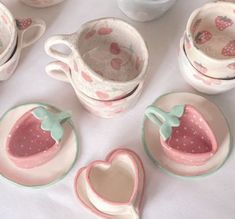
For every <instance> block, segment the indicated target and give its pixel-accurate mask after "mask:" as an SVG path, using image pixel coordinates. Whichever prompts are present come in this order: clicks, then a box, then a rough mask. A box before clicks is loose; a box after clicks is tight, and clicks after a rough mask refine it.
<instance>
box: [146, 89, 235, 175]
mask: <svg viewBox="0 0 235 219" xmlns="http://www.w3.org/2000/svg"><path fill="white" fill-rule="evenodd" d="M156 124H157V125H156ZM231 143H232V141H231V133H230V129H229V126H228V123H227V120H226V119H225V117H224V115H223V113H222V112H221V111H220V109H219V108H218V107H217V106H216V105H215V104H214V103H212V102H210V101H209V100H207V99H206V98H204V97H202V96H199V95H196V94H192V93H186V92H176V93H168V94H165V95H163V96H160V97H159V98H158V99H157V100H156V101H155V102H154V103H153V104H152V105H151V106H150V107H148V108H147V109H146V114H145V119H144V124H143V144H144V149H145V152H146V154H147V155H148V157H149V158H150V159H151V160H152V161H153V162H154V164H156V165H157V166H159V167H160V168H161V169H162V170H165V171H166V172H167V173H170V174H174V175H177V176H182V177H199V176H204V175H209V174H211V173H213V172H215V171H216V170H218V169H219V168H220V167H222V165H223V164H224V163H225V161H226V160H227V158H228V157H229V154H230V152H231Z"/></svg>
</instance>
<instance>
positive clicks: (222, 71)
mask: <svg viewBox="0 0 235 219" xmlns="http://www.w3.org/2000/svg"><path fill="white" fill-rule="evenodd" d="M234 11H235V4H233V3H229V2H213V3H208V4H206V5H204V6H203V7H201V8H199V9H197V10H195V11H194V12H193V13H192V15H191V17H190V18H189V20H188V23H187V27H186V32H185V35H184V37H183V39H182V41H181V45H180V57H179V63H180V67H181V71H182V74H183V76H184V78H185V79H186V81H187V82H188V83H189V84H191V85H192V86H193V87H194V88H195V89H197V90H199V91H201V92H204V93H207V94H216V93H222V92H225V91H228V90H230V89H232V88H234V87H235V13H234Z"/></svg>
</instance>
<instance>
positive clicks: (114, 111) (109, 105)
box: [46, 61, 144, 118]
mask: <svg viewBox="0 0 235 219" xmlns="http://www.w3.org/2000/svg"><path fill="white" fill-rule="evenodd" d="M46 72H47V74H48V75H49V76H51V77H55V75H56V74H58V75H59V76H60V80H61V81H64V82H67V83H70V84H71V85H72V87H73V89H74V90H75V92H76V95H77V97H78V99H79V100H80V102H81V104H82V105H83V107H84V108H85V109H87V110H88V111H89V112H90V113H92V114H94V115H96V116H99V117H102V118H112V117H115V116H117V115H119V114H121V113H123V112H125V111H127V110H129V109H131V108H132V107H133V106H134V105H135V104H136V103H137V101H138V100H139V98H140V95H141V93H142V91H143V85H144V83H143V82H142V83H140V84H139V85H137V86H136V87H135V88H134V90H133V91H131V92H130V93H129V94H127V95H126V96H125V97H123V98H120V99H117V100H114V101H100V100H95V99H93V98H90V97H88V96H87V95H85V94H84V93H82V92H81V91H80V90H78V89H77V88H76V86H75V84H74V83H73V81H72V73H71V70H70V68H69V67H68V65H67V64H65V63H63V62H60V61H56V62H52V63H50V64H48V65H47V66H46Z"/></svg>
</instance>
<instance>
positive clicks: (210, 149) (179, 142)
mask: <svg viewBox="0 0 235 219" xmlns="http://www.w3.org/2000/svg"><path fill="white" fill-rule="evenodd" d="M145 115H146V116H147V117H148V118H149V119H150V120H151V121H152V122H153V123H154V124H156V125H158V126H159V127H160V129H159V132H160V136H161V144H162V147H163V150H164V152H165V154H166V155H167V156H168V157H169V158H170V159H172V160H174V161H176V162H178V163H182V164H185V165H191V166H200V165H204V164H205V163H206V162H207V161H208V160H209V159H210V158H211V157H212V156H214V154H215V153H216V152H217V149H218V144H217V140H216V137H215V135H214V133H213V131H212V129H211V128H210V126H209V125H208V123H207V121H206V119H205V118H204V117H203V115H202V114H201V113H200V112H199V111H198V110H197V109H196V108H195V107H194V106H192V105H176V106H174V107H173V108H172V109H171V111H170V112H165V111H163V110H161V109H160V108H158V107H155V106H149V107H148V108H147V109H146V111H145Z"/></svg>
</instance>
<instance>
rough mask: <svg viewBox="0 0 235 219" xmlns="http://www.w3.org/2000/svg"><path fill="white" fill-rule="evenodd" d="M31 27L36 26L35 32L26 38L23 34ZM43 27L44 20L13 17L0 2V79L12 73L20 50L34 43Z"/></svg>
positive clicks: (42, 31)
mask: <svg viewBox="0 0 235 219" xmlns="http://www.w3.org/2000/svg"><path fill="white" fill-rule="evenodd" d="M32 27H33V28H35V27H36V29H37V30H36V32H35V33H36V34H35V35H34V36H33V37H31V38H29V37H27V40H26V39H25V37H24V34H25V33H26V32H27V31H28V30H29V29H31V28H32ZM45 29H46V25H45V22H44V21H42V20H39V19H31V18H27V19H15V18H14V17H13V15H12V14H11V12H10V11H9V10H8V9H7V7H6V6H5V5H3V4H2V3H0V32H1V36H0V81H4V80H7V79H8V78H9V77H10V76H11V75H12V74H13V72H14V71H15V69H16V66H17V64H18V61H19V58H20V53H21V50H22V49H23V48H25V47H27V46H29V45H31V44H33V43H35V42H36V41H37V40H38V39H39V38H40V37H41V36H42V34H43V33H44V32H45ZM31 30H32V29H31ZM34 31H35V30H34Z"/></svg>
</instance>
